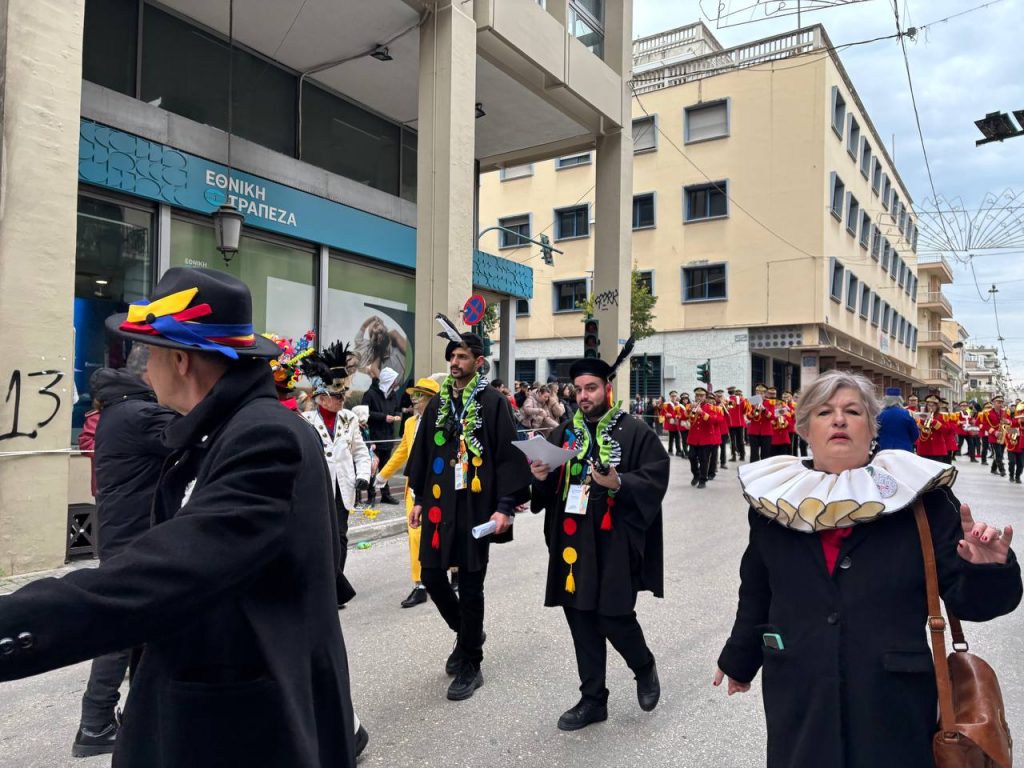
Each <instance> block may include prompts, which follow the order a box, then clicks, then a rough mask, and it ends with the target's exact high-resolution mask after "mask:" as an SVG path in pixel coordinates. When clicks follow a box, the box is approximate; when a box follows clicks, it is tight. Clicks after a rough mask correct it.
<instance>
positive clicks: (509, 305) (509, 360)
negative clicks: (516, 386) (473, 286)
mask: <svg viewBox="0 0 1024 768" xmlns="http://www.w3.org/2000/svg"><path fill="white" fill-rule="evenodd" d="M498 333H500V334H501V336H500V338H499V339H498V357H499V359H500V360H501V378H502V379H504V381H505V385H506V386H507V387H508V388H509V389H512V382H514V381H515V378H516V300H515V298H514V297H511V296H506V297H505V298H503V299H502V300H501V303H500V304H499V305H498Z"/></svg>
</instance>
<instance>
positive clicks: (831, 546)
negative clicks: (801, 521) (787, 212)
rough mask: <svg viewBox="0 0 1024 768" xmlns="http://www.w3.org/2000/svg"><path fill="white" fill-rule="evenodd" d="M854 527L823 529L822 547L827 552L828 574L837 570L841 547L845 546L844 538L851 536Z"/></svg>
mask: <svg viewBox="0 0 1024 768" xmlns="http://www.w3.org/2000/svg"><path fill="white" fill-rule="evenodd" d="M851 533H853V528H835V529H833V530H830V531H821V532H819V533H818V535H819V536H820V537H821V549H822V551H823V552H824V553H825V567H827V568H828V575H829V576H831V575H832V574H833V573H835V572H836V561H837V560H838V559H839V549H840V547H842V546H843V539H847V538H849V536H850V534H851Z"/></svg>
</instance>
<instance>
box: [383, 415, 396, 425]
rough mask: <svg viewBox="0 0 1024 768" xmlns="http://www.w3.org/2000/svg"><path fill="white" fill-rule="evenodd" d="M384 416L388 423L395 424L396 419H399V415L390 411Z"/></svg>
mask: <svg viewBox="0 0 1024 768" xmlns="http://www.w3.org/2000/svg"><path fill="white" fill-rule="evenodd" d="M384 418H385V419H387V421H388V424H394V423H395V422H396V421H398V417H397V416H392V415H391V414H390V413H389V414H388V415H387V416H385V417H384Z"/></svg>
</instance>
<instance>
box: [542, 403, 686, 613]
mask: <svg viewBox="0 0 1024 768" xmlns="http://www.w3.org/2000/svg"><path fill="white" fill-rule="evenodd" d="M611 436H612V438H613V439H614V440H616V441H617V442H618V443H619V445H620V446H621V448H622V459H621V461H620V462H619V463H618V464H617V465H616V471H617V472H618V474H619V478H620V479H621V481H622V489H621V490H620V491H619V492H618V493H617V494H616V496H615V505H614V507H613V508H612V515H611V524H612V527H611V530H602V529H601V521H602V518H603V515H604V511H605V509H606V507H607V505H608V494H607V491H606V490H605V489H604V488H603V487H601V486H600V485H598V484H597V483H591V485H590V489H591V490H590V499H589V502H588V504H587V514H586V515H582V516H580V515H572V514H566V512H565V498H564V495H565V494H564V482H565V472H566V471H567V469H568V467H569V466H571V465H570V464H567V465H565V466H563V467H560V468H558V469H557V470H555V471H553V472H552V473H551V474H550V475H549V476H548V479H547V480H545V481H543V482H537V481H534V483H533V500H532V509H533V510H534V511H535V512H539V511H540V510H542V509H543V510H545V520H544V535H545V539H546V540H547V544H548V577H547V586H546V589H545V593H544V605H547V606H566V607H569V608H576V609H578V610H584V611H598V612H599V613H601V614H604V615H606V616H622V615H625V614H629V613H632V611H633V608H634V607H635V605H636V596H637V592H640V591H649V592H652V593H653V594H654V596H655V597H662V596H663V593H664V589H663V581H664V552H663V546H664V545H663V539H662V518H661V502H662V500H663V499H664V497H665V491H666V489H667V488H668V475H669V458H668V454H667V453H665V448H664V446H663V445H662V444H661V441H660V440H659V439H658V436H657V435H656V434H655V433H654V430H652V429H651V428H650V427H649V426H647V425H646V424H644V422H643V421H641V420H640V419H638V418H636V417H634V416H630V415H628V414H624V415H623V416H622V418H621V419H620V420H619V422H618V424H617V425H616V426H615V428H614V429H613V430H612V435H611ZM574 437H575V435H574V432H573V425H572V422H568V423H566V424H563V425H562V426H560V427H559V428H557V429H555V430H552V432H551V434H549V435H548V442H550V443H552V444H553V445H557V446H559V447H569V446H570V445H571V444H572V441H573V439H574ZM566 521H569V523H568V527H567V523H566ZM566 547H571V548H572V549H573V550H574V552H575V553H576V559H575V562H574V563H573V564H572V571H573V582H574V586H575V591H573V592H568V591H567V590H566V580H567V577H568V573H569V564H568V563H566V562H565V559H564V557H563V553H564V551H565V549H566Z"/></svg>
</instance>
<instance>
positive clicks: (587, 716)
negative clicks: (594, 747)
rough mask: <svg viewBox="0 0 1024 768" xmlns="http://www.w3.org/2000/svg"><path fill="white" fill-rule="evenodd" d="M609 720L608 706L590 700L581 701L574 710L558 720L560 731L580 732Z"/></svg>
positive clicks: (568, 710)
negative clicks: (594, 724)
mask: <svg viewBox="0 0 1024 768" xmlns="http://www.w3.org/2000/svg"><path fill="white" fill-rule="evenodd" d="M607 719H608V705H607V704H598V703H597V702H596V701H591V700H589V699H580V702H579V704H577V705H576V706H575V707H573V708H572V709H567V710H566V711H565V712H563V713H562V716H561V717H560V718H558V730H560V731H578V730H579V729H580V728H586V727H587V726H588V725H590V724H591V723H603V722H604V721H605V720H607Z"/></svg>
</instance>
